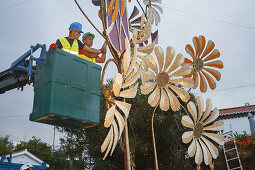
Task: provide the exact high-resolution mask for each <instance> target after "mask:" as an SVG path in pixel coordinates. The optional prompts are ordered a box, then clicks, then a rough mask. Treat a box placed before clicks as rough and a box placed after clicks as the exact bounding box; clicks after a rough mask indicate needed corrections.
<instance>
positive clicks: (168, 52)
mask: <svg viewBox="0 0 255 170" xmlns="http://www.w3.org/2000/svg"><path fill="white" fill-rule="evenodd" d="M174 55H175V50H174V48H173V47H171V46H168V47H167V48H166V59H165V66H164V69H163V72H165V71H166V69H168V67H169V66H170V64H171V62H172V61H173V58H174Z"/></svg>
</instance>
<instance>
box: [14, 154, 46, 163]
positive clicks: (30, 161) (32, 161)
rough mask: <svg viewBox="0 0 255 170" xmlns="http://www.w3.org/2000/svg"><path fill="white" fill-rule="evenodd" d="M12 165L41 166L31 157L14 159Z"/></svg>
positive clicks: (22, 156) (23, 156)
mask: <svg viewBox="0 0 255 170" xmlns="http://www.w3.org/2000/svg"><path fill="white" fill-rule="evenodd" d="M12 163H19V164H31V165H41V164H39V163H38V162H37V161H35V160H34V159H31V158H30V157H28V156H27V155H20V156H17V157H14V158H12Z"/></svg>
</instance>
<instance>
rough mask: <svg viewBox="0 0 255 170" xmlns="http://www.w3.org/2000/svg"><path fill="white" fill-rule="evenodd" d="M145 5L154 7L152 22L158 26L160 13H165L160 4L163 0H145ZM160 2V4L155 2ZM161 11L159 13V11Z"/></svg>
mask: <svg viewBox="0 0 255 170" xmlns="http://www.w3.org/2000/svg"><path fill="white" fill-rule="evenodd" d="M143 3H144V5H146V7H151V9H152V21H151V24H154V22H155V25H156V26H158V23H159V22H160V20H161V19H160V13H161V14H163V9H162V7H161V6H160V5H158V4H161V0H143ZM155 3H158V4H155ZM158 11H159V12H160V13H159V12H158Z"/></svg>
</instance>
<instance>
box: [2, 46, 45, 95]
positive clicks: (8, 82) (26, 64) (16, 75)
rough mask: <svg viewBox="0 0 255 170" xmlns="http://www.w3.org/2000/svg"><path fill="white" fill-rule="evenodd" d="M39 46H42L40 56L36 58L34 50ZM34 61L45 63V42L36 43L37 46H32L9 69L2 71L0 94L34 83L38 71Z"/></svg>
mask: <svg viewBox="0 0 255 170" xmlns="http://www.w3.org/2000/svg"><path fill="white" fill-rule="evenodd" d="M39 48H41V54H40V57H39V58H34V57H33V52H35V51H36V50H38V49H39ZM33 61H36V64H40V65H44V64H45V62H46V45H45V44H44V45H41V44H36V45H35V46H31V49H30V50H28V51H27V52H26V53H25V54H23V55H22V56H21V57H19V58H18V59H17V60H16V61H14V62H13V63H12V65H11V67H10V68H9V69H7V70H5V71H3V72H1V73H0V94H3V93H5V92H6V91H9V90H12V89H15V88H18V89H19V88H20V89H21V90H23V87H24V86H25V85H27V84H30V83H32V82H33V81H34V76H35V73H36V70H35V66H33Z"/></svg>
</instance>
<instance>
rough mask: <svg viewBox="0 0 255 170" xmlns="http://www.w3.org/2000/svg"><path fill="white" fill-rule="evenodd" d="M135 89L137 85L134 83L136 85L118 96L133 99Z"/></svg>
mask: <svg viewBox="0 0 255 170" xmlns="http://www.w3.org/2000/svg"><path fill="white" fill-rule="evenodd" d="M137 89H138V83H136V85H135V86H133V87H130V88H128V89H126V90H123V91H121V92H120V95H119V96H120V97H124V98H135V96H136V93H137Z"/></svg>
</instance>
